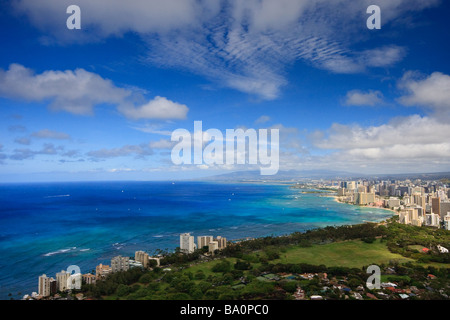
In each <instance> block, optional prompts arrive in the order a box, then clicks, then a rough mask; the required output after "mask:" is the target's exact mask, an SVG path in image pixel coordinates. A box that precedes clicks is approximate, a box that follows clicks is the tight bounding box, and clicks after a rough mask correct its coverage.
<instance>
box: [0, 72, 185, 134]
mask: <svg viewBox="0 0 450 320" xmlns="http://www.w3.org/2000/svg"><path fill="white" fill-rule="evenodd" d="M139 91H140V90H138V89H136V90H135V91H132V90H130V89H124V88H120V87H117V86H116V85H114V83H113V82H112V81H111V80H108V79H104V78H102V77H101V76H100V75H98V74H95V73H92V72H89V71H86V70H84V69H76V70H75V71H72V70H66V71H53V70H49V71H45V72H43V73H41V74H35V73H34V72H33V71H32V70H31V69H28V68H26V67H24V66H22V65H20V64H11V65H10V66H9V69H8V70H6V71H4V70H1V69H0V96H3V97H6V98H12V99H22V100H27V101H31V102H43V101H44V102H46V101H49V102H50V108H51V109H53V110H61V111H66V112H69V113H72V114H76V115H91V114H93V112H94V107H95V106H97V105H100V104H111V105H115V106H116V107H117V109H118V111H119V112H121V113H122V114H123V115H125V116H126V117H128V118H130V119H134V120H138V119H184V118H185V117H186V114H187V112H188V108H187V107H186V106H185V105H182V104H178V103H174V102H172V101H170V100H168V99H167V98H164V97H159V96H157V97H156V98H155V99H153V100H150V101H149V102H148V103H146V104H144V105H142V106H140V107H135V106H134V104H133V102H132V99H133V98H136V97H140V100H142V99H144V97H142V96H141V95H140V92H139ZM34 135H35V136H36V137H38V138H51V139H66V138H67V137H66V136H64V135H61V134H60V133H57V132H50V131H48V130H47V131H45V130H44V131H41V132H39V133H35V134H34Z"/></svg>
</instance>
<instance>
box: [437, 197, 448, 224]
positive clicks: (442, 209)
mask: <svg viewBox="0 0 450 320" xmlns="http://www.w3.org/2000/svg"><path fill="white" fill-rule="evenodd" d="M448 212H450V201H443V202H441V203H439V213H440V216H441V220H442V221H443V220H444V217H445V216H446V215H447V213H448Z"/></svg>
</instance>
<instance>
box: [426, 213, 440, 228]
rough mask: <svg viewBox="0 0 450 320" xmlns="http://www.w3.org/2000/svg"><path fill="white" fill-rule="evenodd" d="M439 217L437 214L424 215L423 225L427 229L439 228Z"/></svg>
mask: <svg viewBox="0 0 450 320" xmlns="http://www.w3.org/2000/svg"><path fill="white" fill-rule="evenodd" d="M440 220H441V219H440V216H439V215H438V214H434V213H430V214H426V215H425V225H427V226H429V227H439V225H440Z"/></svg>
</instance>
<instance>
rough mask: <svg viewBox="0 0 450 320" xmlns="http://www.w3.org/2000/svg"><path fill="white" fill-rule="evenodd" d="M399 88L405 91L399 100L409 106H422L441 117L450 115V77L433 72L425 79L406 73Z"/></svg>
mask: <svg viewBox="0 0 450 320" xmlns="http://www.w3.org/2000/svg"><path fill="white" fill-rule="evenodd" d="M398 86H399V88H400V89H402V90H404V91H405V93H406V94H405V95H404V96H402V97H400V98H399V101H400V103H402V104H404V105H407V106H421V107H425V108H427V109H430V110H432V111H433V112H435V113H438V114H439V115H450V76H449V75H446V74H443V73H441V72H433V73H432V74H431V75H429V76H428V77H423V76H421V75H419V74H417V73H415V72H411V71H409V72H406V73H405V74H404V76H403V78H402V79H401V80H400V81H399V83H398Z"/></svg>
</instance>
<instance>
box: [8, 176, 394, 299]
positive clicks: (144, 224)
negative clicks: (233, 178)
mask: <svg viewBox="0 0 450 320" xmlns="http://www.w3.org/2000/svg"><path fill="white" fill-rule="evenodd" d="M302 191H304V190H299V189H293V188H289V186H287V185H269V184H250V183H209V182H208V183H202V182H84V183H80V182H76V183H75V182H74V183H29V184H2V185H0V256H1V259H0V299H10V298H14V299H20V298H22V296H23V295H24V294H30V293H31V292H33V291H37V290H38V277H39V276H40V275H41V274H44V273H45V274H46V275H47V276H51V277H55V274H56V272H60V271H61V270H65V269H66V268H67V267H68V266H69V265H78V266H79V267H80V269H81V271H82V273H88V272H92V271H93V270H95V266H96V265H98V264H99V263H103V264H110V260H111V258H113V257H114V256H116V255H123V256H134V252H135V251H136V250H144V251H147V252H149V253H152V252H154V251H155V250H156V249H162V250H169V251H172V250H174V249H175V248H176V247H178V246H179V234H180V233H184V232H190V233H191V234H192V235H193V236H195V237H197V236H199V235H212V236H223V237H226V238H227V239H229V240H231V239H240V238H245V237H262V236H268V235H283V234H289V233H292V232H295V231H305V230H308V229H312V228H317V227H324V226H329V225H343V224H356V223H362V222H365V221H381V220H384V219H386V218H388V217H390V216H391V215H392V213H391V212H389V211H387V210H382V209H376V208H362V207H358V206H353V205H347V204H342V203H337V202H336V201H334V200H333V198H331V197H324V196H323V195H321V194H317V193H301V192H302Z"/></svg>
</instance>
